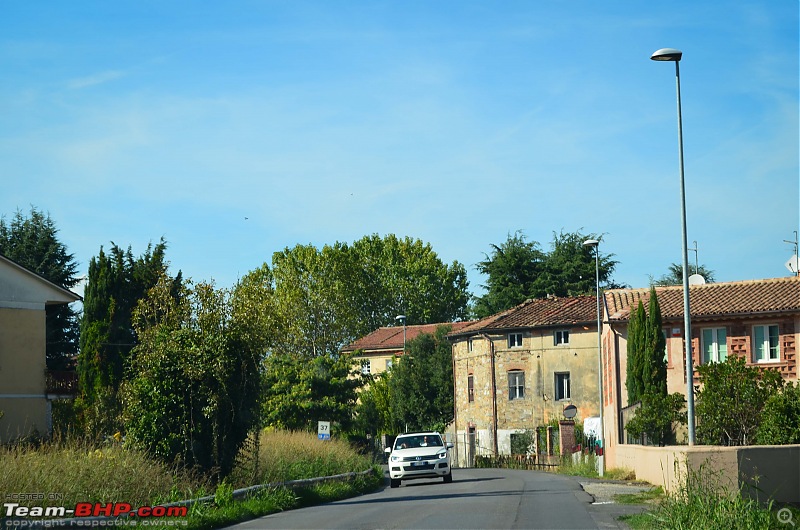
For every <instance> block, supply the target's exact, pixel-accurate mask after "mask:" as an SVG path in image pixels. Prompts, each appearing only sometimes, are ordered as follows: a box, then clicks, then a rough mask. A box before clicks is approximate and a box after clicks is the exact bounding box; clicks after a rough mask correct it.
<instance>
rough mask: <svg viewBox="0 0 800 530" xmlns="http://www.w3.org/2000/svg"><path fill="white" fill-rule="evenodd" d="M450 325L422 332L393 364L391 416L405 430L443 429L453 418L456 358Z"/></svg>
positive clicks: (390, 381)
mask: <svg viewBox="0 0 800 530" xmlns="http://www.w3.org/2000/svg"><path fill="white" fill-rule="evenodd" d="M449 331H450V326H439V327H438V328H437V330H436V333H434V334H433V335H431V334H427V333H422V334H420V335H418V336H417V337H416V338H415V339H414V340H412V341H410V342H409V343H408V347H407V353H406V354H405V355H404V356H403V357H402V358H401V359H400V360H399V361H398V362H397V363H396V364H395V366H393V367H392V372H391V374H392V375H391V377H390V379H389V393H390V396H391V404H392V416H393V418H394V422H395V423H396V424H397V425H402V426H404V430H406V431H419V430H438V431H444V429H445V427H447V425H448V424H450V422H452V421H453V364H452V363H453V361H452V348H451V345H450V342H449V341H448V340H447V337H446V335H447V333H449Z"/></svg>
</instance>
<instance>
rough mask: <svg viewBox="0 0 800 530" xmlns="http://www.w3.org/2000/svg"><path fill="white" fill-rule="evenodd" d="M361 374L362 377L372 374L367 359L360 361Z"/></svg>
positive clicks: (370, 365)
mask: <svg viewBox="0 0 800 530" xmlns="http://www.w3.org/2000/svg"><path fill="white" fill-rule="evenodd" d="M361 373H362V374H364V375H369V374H370V373H372V363H371V362H370V361H369V359H366V360H363V361H361Z"/></svg>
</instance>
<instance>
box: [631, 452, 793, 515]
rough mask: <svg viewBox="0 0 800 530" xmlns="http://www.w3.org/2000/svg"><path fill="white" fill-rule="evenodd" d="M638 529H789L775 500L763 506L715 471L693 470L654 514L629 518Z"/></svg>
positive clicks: (705, 468)
mask: <svg viewBox="0 0 800 530" xmlns="http://www.w3.org/2000/svg"><path fill="white" fill-rule="evenodd" d="M628 522H629V524H631V526H633V527H635V528H653V529H670V530H717V529H718V530H723V529H724V530H729V529H740V530H750V529H752V530H768V529H778V528H786V527H787V526H786V523H785V522H784V523H781V522H780V521H779V520H778V517H777V515H776V512H775V510H774V509H773V505H772V503H770V504H769V505H768V506H766V507H764V506H761V505H759V503H758V502H757V501H755V500H753V499H749V498H744V497H742V495H741V492H733V493H730V492H728V490H727V489H726V488H725V487H724V485H723V482H722V479H721V477H720V476H718V474H717V473H715V472H714V471H713V470H710V469H708V468H707V467H701V468H700V470H698V471H693V472H690V473H689V475H688V477H687V480H686V481H685V484H684V485H683V486H681V487H680V488H679V489H678V490H677V491H675V492H672V493H670V494H669V495H668V496H666V497H665V498H664V499H663V501H662V502H661V503H660V504H659V505H658V507H657V508H656V509H655V510H654V511H653V512H651V513H646V514H641V515H639V516H637V517H636V518H635V519H634V520H632V521H628Z"/></svg>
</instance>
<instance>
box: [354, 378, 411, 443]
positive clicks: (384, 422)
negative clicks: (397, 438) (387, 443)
mask: <svg viewBox="0 0 800 530" xmlns="http://www.w3.org/2000/svg"><path fill="white" fill-rule="evenodd" d="M392 372H393V370H389V371H386V372H382V373H380V374H378V375H375V376H372V377H370V381H369V387H368V388H366V389H365V390H362V391H361V393H359V395H358V404H357V405H356V419H355V428H356V431H357V432H359V433H363V434H370V435H372V436H373V437H377V436H378V435H381V434H396V433H399V432H402V430H403V425H402V424H400V423H398V420H396V419H395V416H394V414H393V410H394V402H393V400H392V397H391V393H390V391H391V389H390V387H389V380H390V379H391V377H392Z"/></svg>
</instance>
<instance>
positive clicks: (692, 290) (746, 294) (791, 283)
mask: <svg viewBox="0 0 800 530" xmlns="http://www.w3.org/2000/svg"><path fill="white" fill-rule="evenodd" d="M656 294H657V296H658V304H659V307H660V308H661V317H662V318H663V319H664V320H679V319H682V318H683V286H680V285H676V286H670V287H656ZM649 299H650V289H649V288H648V289H612V290H609V291H606V292H605V303H606V310H607V318H609V319H610V320H617V321H627V320H628V319H629V317H630V312H631V308H632V307H635V306H636V305H637V304H638V303H639V300H641V301H642V303H643V304H644V305H645V307H647V303H648V301H649ZM689 310H690V311H691V314H692V317H706V318H714V317H731V316H738V315H742V316H743V315H751V314H754V313H757V314H765V313H766V314H769V313H784V312H800V276H787V277H784V278H773V279H767V280H749V281H742V282H726V283H709V284H705V285H692V286H689Z"/></svg>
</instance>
